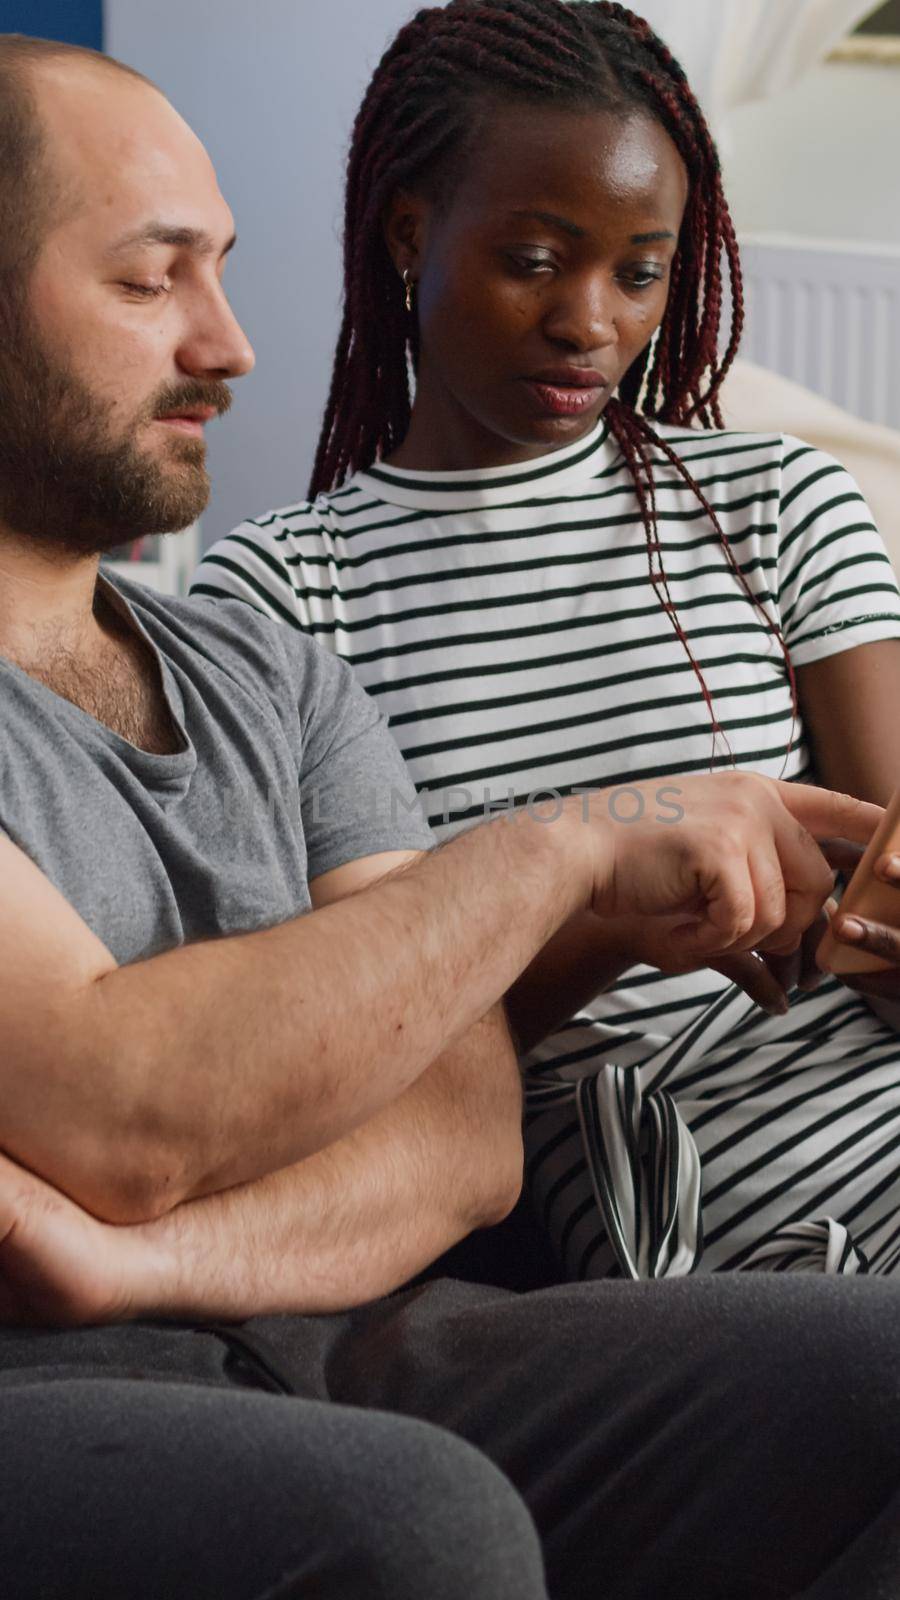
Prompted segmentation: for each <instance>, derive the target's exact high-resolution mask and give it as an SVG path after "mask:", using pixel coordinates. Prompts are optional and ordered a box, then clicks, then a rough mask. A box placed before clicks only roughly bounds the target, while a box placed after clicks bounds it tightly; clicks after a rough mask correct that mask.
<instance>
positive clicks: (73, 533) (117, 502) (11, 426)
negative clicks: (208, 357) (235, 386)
mask: <svg viewBox="0 0 900 1600" xmlns="http://www.w3.org/2000/svg"><path fill="white" fill-rule="evenodd" d="M3 322H4V324H5V327H4V330H3V331H4V334H5V337H4V338H3V339H2V340H0V523H2V524H3V525H4V526H5V527H7V528H8V529H9V530H10V531H11V532H13V533H16V534H20V535H23V536H24V537H26V538H28V539H32V540H34V541H35V543H39V544H40V545H41V546H42V547H43V548H44V549H45V550H47V551H48V552H49V551H50V550H53V549H56V550H59V551H60V552H65V553H67V554H70V555H97V554H102V553H103V552H104V551H107V550H112V549H114V548H115V547H116V546H117V545H121V544H126V543H128V542H129V541H130V540H132V539H139V538H141V537H143V536H144V535H146V534H152V533H175V532H178V531H179V530H180V529H182V528H186V527H188V526H189V525H190V524H191V523H192V522H194V521H195V520H196V518H197V517H198V516H199V515H200V513H201V511H203V509H204V508H205V506H206V505H207V503H208V500H209V489H210V484H209V475H208V473H207V471H206V464H205V463H206V446H205V444H204V442H203V440H202V439H193V438H190V437H179V435H178V434H177V433H176V432H174V431H173V433H172V437H171V438H170V439H168V440H167V441H166V448H165V451H164V452H163V451H160V452H159V454H158V455H156V456H153V455H151V454H150V453H149V452H144V451H141V450H140V449H139V448H138V445H137V443H136V442H135V441H136V437H137V434H138V431H139V429H140V428H141V427H142V426H143V425H145V424H146V423H148V422H150V421H151V420H152V419H153V418H155V417H159V416H163V415H165V414H167V413H171V412H173V411H181V410H185V409H187V408H190V407H193V406H214V407H215V408H216V410H217V411H219V412H223V411H227V410H228V407H229V406H230V404H231V391H230V390H229V389H228V387H227V385H226V384H224V383H219V382H217V381H215V380H212V379H211V380H207V381H203V380H201V379H185V381H184V382H183V383H181V384H172V385H169V386H167V387H166V388H165V389H163V390H160V391H159V392H158V393H157V394H156V395H155V396H154V397H153V399H152V401H150V402H148V403H147V405H145V406H144V407H143V408H142V410H141V412H140V414H139V415H138V416H137V417H135V418H134V419H133V421H132V423H131V425H130V427H129V428H128V430H127V432H126V433H125V434H124V435H123V436H120V437H117V436H116V435H115V433H114V432H113V430H112V427H111V415H112V411H113V406H112V403H111V402H110V401H108V400H105V399H101V398H98V396H96V395H94V394H92V393H91V391H90V389H89V388H88V387H87V385H86V384H85V383H84V382H83V381H82V380H81V379H80V378H78V377H76V375H75V374H74V373H73V372H72V371H70V369H69V368H68V367H67V366H66V364H65V363H64V362H63V361H61V360H57V359H56V358H54V357H53V356H51V355H50V354H49V353H47V352H45V351H44V349H43V348H42V346H41V344H40V341H39V339H38V337H37V334H36V332H35V330H34V329H33V327H32V326H31V325H30V321H29V318H28V315H27V310H26V309H25V308H20V309H19V312H18V315H17V316H16V320H15V324H14V327H13V326H11V324H12V318H11V317H4V318H3ZM10 335H12V336H11V337H10Z"/></svg>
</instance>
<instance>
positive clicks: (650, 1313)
mask: <svg viewBox="0 0 900 1600" xmlns="http://www.w3.org/2000/svg"><path fill="white" fill-rule="evenodd" d="M410 1419H413V1420H410ZM454 1436H455V1437H454ZM463 1441H468V1442H467V1443H464V1442H463ZM472 1445H474V1446H475V1449H474V1450H473V1449H472V1448H471V1446H472ZM491 1463H493V1465H492V1464H491ZM497 1468H499V1469H500V1470H499V1472H498V1471H497ZM513 1485H514V1486H515V1488H513V1487H512V1486H513ZM516 1491H518V1492H516ZM526 1507H527V1511H526ZM529 1513H530V1515H529ZM535 1524H536V1526H537V1529H538V1532H539V1534H540V1540H541V1544H542V1545H543V1553H544V1559H545V1562H546V1586H547V1591H549V1594H550V1595H551V1596H553V1597H554V1600H564V1597H565V1600H576V1597H578V1600H676V1597H677V1600H775V1597H786V1596H793V1597H801V1596H802V1597H803V1600H897V1597H898V1596H900V1289H898V1286H897V1282H896V1280H885V1279H865V1278H862V1279H853V1280H847V1279H841V1280H833V1279H826V1278H820V1277H798V1276H762V1275H759V1276H757V1275H748V1276H746V1277H741V1276H710V1277H706V1278H693V1279H690V1280H687V1281H680V1282H678V1281H676V1282H673V1281H664V1282H661V1283H651V1284H623V1283H613V1282H599V1283H588V1284H577V1285H571V1286H566V1287H560V1288H556V1289H549V1290H546V1291H543V1292H540V1293H534V1294H529V1295H516V1294H512V1293H508V1292H506V1291H504V1290H500V1289H488V1288H483V1287H480V1286H476V1285H473V1284H464V1283H458V1282H452V1281H447V1280H444V1281H442V1282H438V1283H431V1284H427V1285H423V1286H422V1287H420V1288H417V1289H413V1290H410V1291H407V1292H406V1293H404V1294H401V1295H398V1296H395V1297H393V1298H391V1299H389V1300H386V1301H381V1302H378V1303H377V1304H375V1305H373V1306H368V1307H365V1308H364V1309H363V1310H361V1311H358V1312H353V1313H349V1314H347V1315H343V1316H337V1317H323V1318H306V1317H284V1318H281V1317H279V1318H265V1319H259V1320H256V1321H253V1322H250V1323H247V1324H244V1325H242V1326H241V1327H236V1328H234V1329H225V1330H221V1331H220V1332H210V1331H208V1330H203V1331H192V1330H189V1329H181V1328H164V1327H154V1326H146V1325H144V1326H136V1327H124V1328H115V1329H106V1330H96V1331H91V1332H79V1333H48V1334H40V1333H34V1334H23V1333H15V1332H12V1331H9V1330H7V1331H5V1332H3V1333H2V1334H0V1588H2V1592H3V1594H4V1595H5V1596H8V1597H9V1600H38V1597H40V1600H57V1597H59V1600H62V1597H65V1600H79V1597H84V1600H144V1597H147V1600H150V1597H151V1596H152V1597H153V1600H161V1597H164V1600H171V1597H176V1596H181V1595H184V1596H186V1597H190V1600H206V1597H207V1596H208V1597H209V1600H262V1597H263V1596H284V1597H287V1596H294V1595H303V1596H307V1595H308V1596H316V1597H317V1600H325V1597H328V1600H355V1597H357V1596H359V1597H360V1600H362V1597H363V1596H365V1597H366V1600H381V1597H383V1600H405V1597H406V1596H409V1600H444V1597H446V1600H451V1597H452V1600H456V1597H457V1596H459V1597H460V1600H463V1597H464V1600H482V1597H483V1600H506V1597H507V1596H508V1597H509V1600H513V1597H515V1600H531V1597H532V1596H534V1597H538V1596H541V1595H543V1594H544V1593H545V1590H544V1578H543V1576H542V1572H541V1559H540V1554H539V1548H538V1543H537V1540H536V1539H535V1537H534V1532H533V1526H534V1525H535Z"/></svg>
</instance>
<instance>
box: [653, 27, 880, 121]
mask: <svg viewBox="0 0 900 1600" xmlns="http://www.w3.org/2000/svg"><path fill="white" fill-rule="evenodd" d="M632 9H633V10H635V11H637V12H639V13H640V14H641V15H642V16H644V17H646V19H647V21H648V22H649V23H650V25H651V27H652V28H654V29H655V31H656V32H657V33H658V34H660V35H661V37H662V38H663V39H665V41H666V43H667V44H668V46H669V48H670V49H671V50H672V52H673V53H674V55H675V56H676V57H677V58H678V60H679V61H680V62H681V64H682V66H683V67H684V70H685V72H686V73H687V75H688V77H689V79H690V81H691V86H692V88H693V89H694V91H695V93H696V95H697V97H698V99H699V100H700V103H701V105H702V106H703V108H704V111H705V113H706V115H707V117H708V119H709V121H710V122H711V123H712V125H713V128H714V130H715V132H716V133H717V134H720V135H721V133H722V131H723V126H724V123H725V122H726V119H727V117H728V114H729V112H731V111H733V110H734V109H735V108H736V107H737V106H741V105H746V104H747V103H748V102H749V101H751V100H767V99H769V98H770V97H771V96H772V95H774V94H777V93H778V92H779V90H781V89H787V88H789V87H790V85H791V84H792V83H795V82H796V81H797V79H798V78H800V77H802V76H803V74H804V73H805V72H807V71H808V70H809V69H810V67H814V66H816V65H817V63H818V62H820V61H822V60H823V59H824V57H825V56H826V55H827V54H828V52H829V51H830V50H832V49H833V48H834V46H835V45H836V44H838V43H839V41H840V40H841V39H843V38H845V37H846V35H847V34H848V33H849V32H850V31H851V29H852V28H854V27H855V26H856V24H857V23H858V22H861V21H862V20H863V18H864V17H867V16H870V15H871V14H872V12H873V11H877V10H878V0H632Z"/></svg>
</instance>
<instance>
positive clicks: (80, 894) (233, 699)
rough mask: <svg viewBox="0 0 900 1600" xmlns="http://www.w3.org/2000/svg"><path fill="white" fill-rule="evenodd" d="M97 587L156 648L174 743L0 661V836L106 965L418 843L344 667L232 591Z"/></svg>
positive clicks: (388, 748)
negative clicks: (152, 744) (168, 749)
mask: <svg viewBox="0 0 900 1600" xmlns="http://www.w3.org/2000/svg"><path fill="white" fill-rule="evenodd" d="M101 582H102V583H104V584H105V586H106V587H105V593H106V595H107V596H108V597H109V599H110V602H111V604H113V605H115V606H116V609H117V610H118V611H119V612H120V613H122V612H124V614H126V615H127V616H128V617H129V619H130V621H131V624H132V626H133V627H136V628H137V629H138V630H139V631H140V632H141V633H142V634H143V636H144V638H145V640H146V641H147V642H148V644H149V645H150V646H151V648H152V650H153V652H154V655H155V656H156V660H157V664H158V667H159V671H160V673H161V677H162V684H163V688H164V691H165V695H166V700H167V702H168V706H169V711H170V715H171V718H172V722H173V725H174V726H175V728H176V729H177V730H178V732H179V734H180V736H181V743H182V748H181V749H180V750H179V751H178V752H177V753H176V754H174V755H150V754H148V753H147V752H146V751H143V750H139V749H137V748H136V747H135V746H134V745H132V744H129V743H128V741H127V740H125V739H123V738H121V737H120V736H119V735H118V734H116V733H113V732H112V731H111V729H109V728H106V727H105V726H103V724H102V723H99V722H98V721H97V720H96V719H95V718H94V717H91V716H89V715H88V714H87V713H86V712H84V711H82V710H81V709H80V708H79V707H77V706H75V705H72V704H71V703H70V702H69V701H68V700H65V699H63V698H62V697H61V696H59V695H57V694H54V693H53V691H52V690H50V689H48V688H47V687H46V686H45V685H44V684H42V683H39V682H38V681H37V680H36V679H34V678H31V677H29V676H28V674H27V673H25V672H22V671H21V670H20V669H19V668H18V667H15V666H13V665H12V663H11V662H8V661H6V660H5V659H4V658H3V657H2V656H0V694H2V719H0V727H2V739H0V830H2V831H3V832H5V833H6V834H8V836H9V837H10V838H11V839H12V840H13V841H14V842H15V843H16V844H17V845H19V846H20V847H21V848H22V849H23V850H24V851H25V852H26V854H27V855H29V856H30V857H31V859H32V860H33V861H34V862H35V863H36V865H37V866H38V867H40V868H41V870H42V871H43V872H44V873H45V874H46V876H47V877H48V878H49V879H50V880H51V882H52V883H54V884H55V885H56V887H57V888H58V889H59V890H60V891H61V893H62V894H63V895H65V897H66V899H67V900H68V901H69V902H70V904H71V905H72V906H74V908H75V910H76V911H78V912H79V914H80V915H81V917H82V918H83V919H84V921H85V922H86V923H87V924H88V925H89V926H90V927H91V928H92V929H93V931H94V932H95V933H96V934H97V936H98V937H99V938H100V939H102V940H103V942H104V944H105V945H107V947H108V948H109V950H110V951H111V952H112V954H113V956H114V957H115V958H116V960H117V961H118V962H119V963H120V964H121V963H125V962H128V961H135V960H138V959H140V958H142V957H147V956H150V955H154V954H158V953H159V952H161V951H163V950H169V949H172V948H173V947H175V946H177V945H180V944H186V943H191V942H193V941H195V940H198V939H208V938H211V937H216V936H219V935H226V934H232V933H239V932H251V931H253V930H254V929H259V928H265V927H272V926H274V925H275V924H277V923H280V922H285V921H286V920H287V919H288V918H290V917H295V916H299V915H300V914H301V913H303V912H305V911H308V910H309V909H310V897H309V888H308V884H309V882H310V881H311V880H312V879H314V878H316V877H318V876H319V875H320V874H321V873H324V872H329V871H330V870H332V869H333V868H335V867H339V866H343V865H344V864H345V863H346V862H348V861H354V860H358V859H359V858H360V857H363V856H369V855H376V854H378V853H380V852H382V851H391V850H427V849H429V848H430V846H431V845H432V844H433V842H434V839H433V835H432V834H431V832H430V830H429V828H428V827H427V825H426V824H425V822H424V821H423V820H422V816H421V812H420V810H419V808H418V806H417V805H416V801H415V793H414V790H413V788H412V784H411V781H410V779H409V776H408V774H407V772H406V769H405V767H404V765H403V762H402V759H401V756H400V753H399V751H398V749H397V747H396V745H395V744H394V741H393V738H392V736H391V734H390V733H389V731H388V727H387V723H386V721H385V719H384V718H383V717H382V716H381V715H380V713H379V711H378V708H377V705H376V704H375V702H374V701H373V700H372V699H371V698H370V697H369V696H368V695H367V694H366V692H365V690H363V689H362V688H361V686H360V685H359V683H358V682H357V680H356V678H355V677H354V674H353V672H352V671H351V669H350V668H349V667H348V666H347V665H346V663H345V662H343V661H341V660H340V659H339V658H337V657H336V656H334V655H332V654H331V653H330V652H329V651H327V650H324V649H322V648H321V647H320V646H319V645H317V644H315V643H314V642H313V641H311V640H310V639H309V638H308V637H306V636H305V635H304V634H302V633H298V632H296V631H295V630H294V629H290V628H283V627H281V626H280V625H279V624H278V623H276V622H273V621H272V620H271V619H269V618H267V617H264V616H262V615H261V614H260V613H259V612H256V611H254V610H253V609H252V608H251V607H250V606H247V605H245V604H243V603H241V602H240V601H224V602H218V603H213V602H210V601H208V600H202V599H190V600H175V599H171V598H169V597H168V596H161V595H157V594H154V593H153V592H152V591H150V590H148V589H145V588H143V587H142V586H140V585H138V584H133V583H130V582H128V581H126V580H120V579H119V578H116V579H115V580H110V579H108V578H102V579H101Z"/></svg>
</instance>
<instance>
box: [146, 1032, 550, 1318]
mask: <svg viewBox="0 0 900 1600" xmlns="http://www.w3.org/2000/svg"><path fill="white" fill-rule="evenodd" d="M520 1101H521V1097H520V1090H519V1076H518V1071H517V1068H516V1062H515V1055H514V1052H513V1050H512V1046H511V1043H510V1040H509V1034H508V1031H507V1029H506V1024H505V1022H504V1020H503V1016H502V1013H501V1012H500V1011H499V1009H498V1010H495V1011H493V1012H492V1013H491V1014H490V1016H489V1017H488V1018H485V1019H484V1021H483V1022H481V1023H478V1024H476V1026H475V1027H474V1028H473V1029H471V1030H470V1031H469V1033H468V1034H467V1035H466V1037H465V1039H464V1040H463V1041H462V1043H461V1044H458V1045H456V1046H455V1047H454V1048H453V1050H451V1051H448V1052H447V1053H446V1054H445V1055H444V1056H442V1057H441V1058H439V1060H438V1061H436V1062H435V1063H434V1065H433V1066H431V1067H429V1068H428V1070H427V1072H425V1073H424V1074H423V1076H422V1077H421V1078H420V1079H419V1080H418V1082H417V1083H415V1084H414V1085H413V1087H412V1088H411V1089H408V1090H407V1091H406V1093H405V1094H404V1095H402V1096H401V1098H400V1099H399V1100H397V1101H395V1103H394V1104H393V1105H392V1106H389V1107H387V1109H386V1110H384V1111H382V1112H381V1113H380V1114H379V1115H378V1116H377V1117H374V1118H373V1119H372V1121H371V1122H369V1123H367V1124H366V1126H365V1127H364V1128H360V1129H358V1130H357V1132H356V1133H353V1134H351V1135H350V1136H349V1137H348V1138H346V1139H343V1140H341V1141H340V1142H339V1143H338V1144H336V1145H333V1146H332V1147H331V1148H330V1149H328V1150H322V1151H320V1152H319V1154H318V1155H314V1156H310V1157H309V1159H308V1160H307V1161H304V1162H301V1163H300V1164H299V1165H298V1166H295V1167H292V1168H290V1169H288V1170H287V1171H285V1172H277V1173H273V1174H272V1175H271V1176H270V1177H268V1178H261V1179H259V1180H257V1182H256V1183H253V1184H247V1185H243V1186H241V1187H240V1188H238V1189H233V1190H230V1191H228V1193H226V1194H217V1195H210V1196H208V1197H206V1198H205V1199H202V1200H194V1201H189V1202H188V1203H187V1204H186V1205H183V1206H179V1207H178V1208H177V1209H176V1210H175V1211H173V1212H170V1213H169V1215H168V1216H166V1217H163V1218H161V1219H159V1220H158V1221H156V1222H151V1223H145V1224H142V1225H141V1226H140V1227H138V1228H136V1229H134V1230H131V1229H127V1230H125V1233H126V1235H128V1234H133V1235H134V1237H133V1241H132V1242H133V1244H134V1246H135V1248H136V1250H137V1252H138V1258H137V1259H138V1260H140V1259H145V1260H146V1261H148V1262H151V1263H152V1271H150V1272H149V1273H148V1274H147V1275H146V1280H145V1281H146V1287H145V1288H143V1284H144V1279H140V1280H139V1284H140V1287H139V1289H138V1295H137V1297H136V1299H135V1300H133V1301H132V1304H131V1306H130V1307H129V1314H130V1315H132V1316H139V1315H144V1316H147V1315H154V1316H164V1317H179V1318H183V1317H191V1316H202V1317H222V1318H241V1317H248V1316H254V1315H263V1314H266V1313H269V1312H279V1311H295V1312H299V1311H304V1312H328V1311H340V1310H345V1309H346V1308H348V1307H350V1306H354V1305H363V1304H365V1303H366V1302H367V1301H369V1300H373V1299H377V1298H378V1297H379V1296H381V1295H384V1294H389V1293H390V1292H391V1291H392V1290H394V1289H397V1288H399V1287H400V1286H401V1285H402V1284H404V1283H407V1282H408V1281H409V1279H410V1278H412V1277H414V1276H415V1274H416V1273H417V1272H420V1271H421V1270H422V1269H423V1268H424V1267H426V1266H428V1265H429V1264H430V1263H431V1262H432V1261H434V1260H435V1259H436V1258H437V1257H438V1256H439V1255H441V1254H442V1252H443V1251H444V1250H447V1249H449V1248H450V1246H451V1245H453V1244H456V1243H457V1241H458V1240H460V1239H462V1238H465V1236H466V1235H467V1234H469V1233H471V1232H472V1231H473V1230H474V1229H476V1228H481V1227H486V1226H489V1225H490V1224H492V1223H496V1222H499V1221H501V1220H502V1218H503V1217H504V1216H505V1215H506V1214H507V1213H508V1212H509V1211H510V1210H511V1209H512V1206H513V1205H514V1204H515V1201H516V1199H517V1198H518V1195H519V1191H520V1188H521V1181H522V1143H521V1104H520ZM120 1242H121V1241H120ZM141 1289H143V1293H141Z"/></svg>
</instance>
